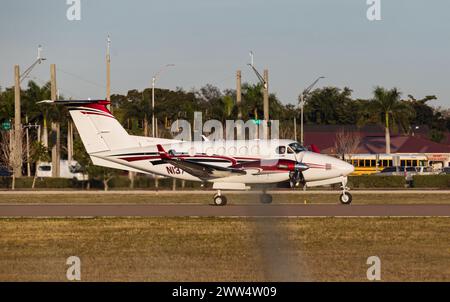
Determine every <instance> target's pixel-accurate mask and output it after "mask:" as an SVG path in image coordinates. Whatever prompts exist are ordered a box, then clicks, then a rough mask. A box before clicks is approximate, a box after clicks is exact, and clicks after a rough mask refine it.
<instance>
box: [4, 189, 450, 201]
mask: <svg viewBox="0 0 450 302" xmlns="http://www.w3.org/2000/svg"><path fill="white" fill-rule="evenodd" d="M213 194H214V192H212V191H211V192H206V194H205V193H202V194H199V193H182V194H177V193H163V192H159V193H156V192H155V193H142V194H141V193H132V194H127V193H124V192H114V193H111V192H110V193H108V194H104V193H101V192H99V193H90V194H87V193H83V192H79V193H72V194H67V193H66V194H62V193H52V194H46V193H36V192H34V193H27V192H20V193H18V194H5V193H3V194H2V193H1V192H0V203H19V204H20V203H138V204H145V203H149V204H150V203H153V204H155V203H162V204H164V203H201V204H208V203H211V200H212V196H213ZM224 194H225V195H226V196H227V198H228V202H229V203H230V204H242V203H259V197H258V194H257V193H256V192H255V193H254V194H250V193H240V194H239V193H227V192H224ZM338 197H339V192H337V191H336V192H334V193H332V194H330V193H327V194H320V193H317V192H316V193H314V192H311V193H308V194H287V193H276V194H273V202H274V203H305V201H306V203H330V204H335V203H339V201H338ZM353 203H354V204H419V203H432V204H445V203H447V204H448V203H450V194H448V193H447V194H446V193H406V192H405V193H403V192H402V193H379V192H378V193H377V192H374V193H358V192H355V193H353Z"/></svg>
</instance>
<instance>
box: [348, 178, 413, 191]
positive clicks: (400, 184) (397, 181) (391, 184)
mask: <svg viewBox="0 0 450 302" xmlns="http://www.w3.org/2000/svg"><path fill="white" fill-rule="evenodd" d="M405 185H406V181H405V177H403V176H375V175H362V176H349V177H348V186H349V187H350V188H359V189H364V188H368V189H370V188H404V187H405Z"/></svg>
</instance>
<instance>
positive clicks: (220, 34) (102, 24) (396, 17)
mask: <svg viewBox="0 0 450 302" xmlns="http://www.w3.org/2000/svg"><path fill="white" fill-rule="evenodd" d="M68 7H69V6H68V5H67V4H66V0H40V1H35V0H3V1H2V2H1V4H0V41H1V46H0V49H1V57H0V86H2V87H6V86H10V85H12V83H13V65H14V64H20V66H21V68H22V70H24V69H25V68H26V67H27V66H29V65H30V64H31V63H32V62H33V60H34V59H35V56H36V47H37V45H38V44H42V45H43V46H44V54H45V56H46V57H47V58H48V61H47V62H46V63H44V64H43V65H41V66H38V67H37V68H36V69H35V71H33V73H32V77H34V79H35V80H36V81H37V82H38V83H42V82H43V81H45V80H48V78H49V69H50V67H49V64H50V63H55V64H57V68H58V71H57V75H58V76H57V78H58V86H59V88H60V91H61V93H62V94H64V95H65V96H72V97H75V98H87V97H91V98H104V97H105V87H104V86H105V81H106V80H105V62H104V60H105V59H104V56H105V48H106V36H107V35H108V34H110V35H111V39H112V50H111V52H112V91H113V93H126V92H127V90H128V89H133V88H137V89H142V88H145V87H149V86H150V81H151V77H152V75H153V74H154V73H155V72H156V71H157V70H158V69H159V68H160V67H161V66H163V65H165V64H167V63H173V64H176V66H175V67H173V68H171V69H169V70H167V71H165V72H164V73H163V74H162V76H161V78H160V80H159V82H158V84H157V86H159V87H163V88H171V89H174V88H175V87H177V86H179V87H183V88H184V89H186V90H189V89H191V88H193V87H195V88H200V87H201V86H203V85H204V84H207V83H211V84H213V85H216V86H218V87H220V88H222V89H224V88H235V78H234V77H235V71H236V70H237V69H242V72H243V81H247V82H256V81H257V79H256V77H255V76H254V74H253V73H252V72H251V71H250V69H249V68H248V66H246V64H247V63H248V62H249V55H248V52H249V51H250V50H253V52H254V53H255V65H256V67H257V68H258V69H260V70H261V71H262V70H263V69H264V68H268V69H269V73H270V74H269V76H270V91H271V92H274V93H276V94H277V96H278V97H279V98H280V99H281V100H282V102H283V103H294V102H296V99H297V96H298V94H299V92H300V91H301V90H302V89H303V88H304V87H306V86H308V85H309V83H310V82H312V81H313V80H314V79H315V78H316V77H317V76H320V75H324V76H326V79H325V80H323V81H322V82H321V85H333V86H339V87H344V86H349V87H350V88H352V89H353V90H354V93H353V95H354V96H355V97H362V98H368V97H370V96H371V93H372V90H373V88H374V86H375V85H382V86H385V87H387V88H390V87H394V86H395V87H398V88H399V89H400V90H401V91H402V92H403V93H404V94H405V95H406V94H413V95H414V96H416V97H417V98H419V97H423V96H425V95H428V94H436V95H437V96H438V98H439V101H435V102H433V104H434V105H436V106H443V107H447V108H448V107H450V85H449V78H450V21H449V15H450V2H449V1H447V0H433V1H425V0H381V15H382V20H381V21H375V22H370V21H368V20H367V18H366V10H367V8H368V5H367V4H366V0H341V1H336V0H278V1H275V0H270V1H269V0H267V1H262V0H259V1H257V0H226V1H225V0H223V1H216V0H189V1H186V0H165V1H144V0H142V1H138V0H129V1H117V0H115V1H111V0H109V1H108V0H81V20H80V21H68V20H67V18H66V10H67V8H68ZM68 73H70V74H74V75H77V76H81V77H82V78H83V79H85V81H82V80H80V79H78V78H76V77H73V76H70V75H68ZM88 81H89V82H88ZM91 82H92V83H91ZM94 83H95V84H94Z"/></svg>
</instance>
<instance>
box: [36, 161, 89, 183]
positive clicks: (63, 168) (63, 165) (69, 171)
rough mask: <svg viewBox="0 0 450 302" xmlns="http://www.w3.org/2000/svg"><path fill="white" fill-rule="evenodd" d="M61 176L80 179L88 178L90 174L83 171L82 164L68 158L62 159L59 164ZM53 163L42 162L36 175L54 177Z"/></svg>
mask: <svg viewBox="0 0 450 302" xmlns="http://www.w3.org/2000/svg"><path fill="white" fill-rule="evenodd" d="M59 168H60V177H61V178H72V179H76V180H78V181H85V180H88V175H87V174H84V173H83V172H82V171H81V166H80V164H79V163H78V162H77V161H75V160H73V161H71V162H69V161H68V160H61V161H60V164H59ZM52 170H53V168H52V163H47V162H42V163H39V165H38V166H37V171H36V176H37V177H52Z"/></svg>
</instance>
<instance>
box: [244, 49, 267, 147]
mask: <svg viewBox="0 0 450 302" xmlns="http://www.w3.org/2000/svg"><path fill="white" fill-rule="evenodd" d="M253 57H254V54H253V51H250V58H251V63H249V64H247V65H248V66H250V67H251V68H252V70H253V71H254V72H255V74H256V76H257V77H258V80H259V82H260V83H261V84H262V85H263V88H262V89H263V108H264V121H265V122H264V123H263V130H264V139H268V138H269V128H268V123H269V70H267V69H264V77H263V76H261V74H260V73H259V72H258V70H257V69H256V68H255V66H254V65H253ZM255 119H256V117H255ZM257 132H259V131H257ZM258 135H259V134H258ZM258 137H259V136H258Z"/></svg>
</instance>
